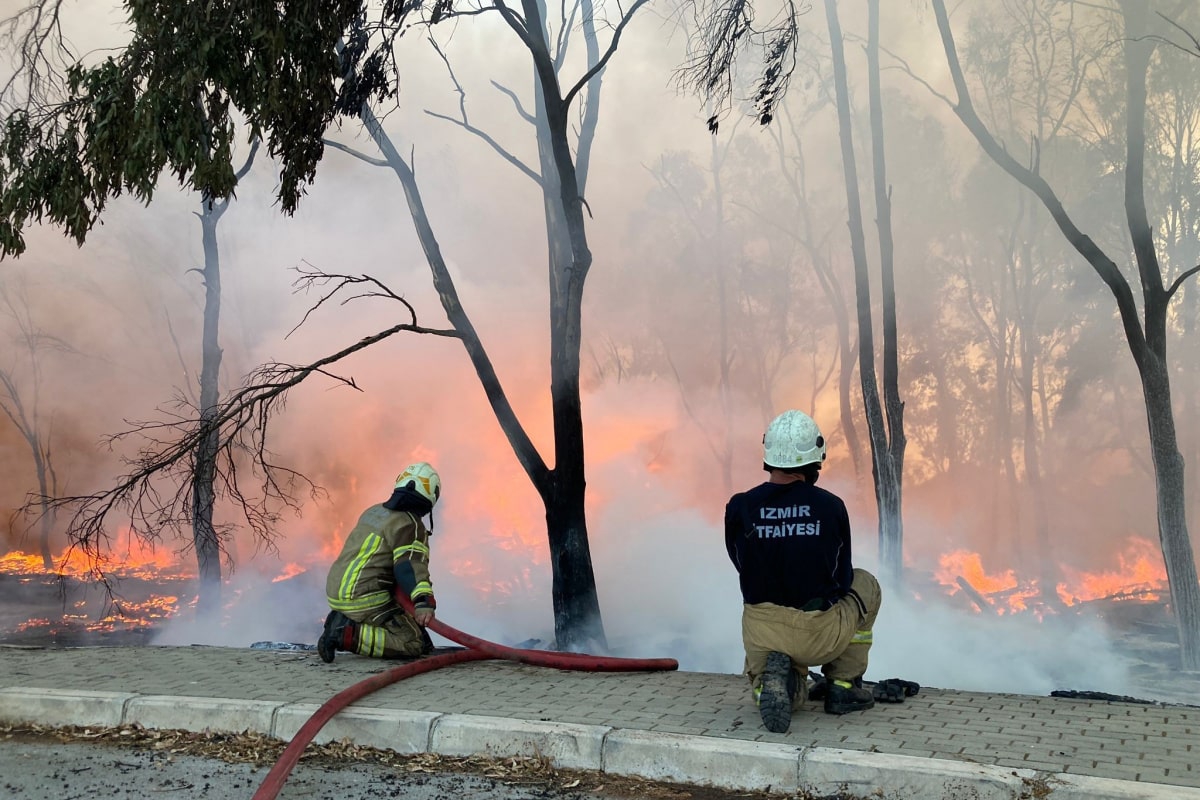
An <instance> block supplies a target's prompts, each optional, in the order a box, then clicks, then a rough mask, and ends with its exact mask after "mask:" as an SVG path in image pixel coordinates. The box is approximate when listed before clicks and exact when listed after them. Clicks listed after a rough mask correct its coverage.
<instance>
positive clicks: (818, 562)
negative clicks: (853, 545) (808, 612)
mask: <svg viewBox="0 0 1200 800" xmlns="http://www.w3.org/2000/svg"><path fill="white" fill-rule="evenodd" d="M725 549H726V550H727V551H728V553H729V559H730V560H731V561H732V562H733V565H734V566H735V567H737V571H738V575H739V577H740V582H741V587H742V599H743V601H745V602H746V603H749V604H754V603H775V604H776V605H781V606H790V607H792V608H803V607H804V606H805V605H807V604H808V603H809V602H811V601H813V600H825V601H828V602H837V601H838V600H840V599H841V598H842V597H843V596H844V595H845V594H846V592H848V591H849V590H850V581H851V580H852V577H853V576H852V570H853V567H852V566H851V564H850V517H849V515H848V514H847V513H846V504H845V503H843V502H842V500H841V498H840V497H838V496H837V495H835V494H833V493H832V492H827V491H825V490H824V489H822V488H820V487H817V486H813V485H812V484H810V483H806V482H804V481H796V482H795V483H786V484H781V483H764V484H761V485H759V486H756V487H754V488H753V489H751V490H749V491H747V492H742V493H741V494H735V495H734V496H733V497H732V498H730V500H729V503H728V504H727V505H726V506H725Z"/></svg>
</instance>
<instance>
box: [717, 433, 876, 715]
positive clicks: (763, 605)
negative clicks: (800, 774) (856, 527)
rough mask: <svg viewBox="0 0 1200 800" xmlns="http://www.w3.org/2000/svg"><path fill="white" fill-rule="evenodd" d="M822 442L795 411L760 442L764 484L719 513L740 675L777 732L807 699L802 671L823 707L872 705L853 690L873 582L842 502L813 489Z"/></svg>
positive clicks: (858, 688)
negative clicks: (738, 600)
mask: <svg viewBox="0 0 1200 800" xmlns="http://www.w3.org/2000/svg"><path fill="white" fill-rule="evenodd" d="M824 460H825V439H824V437H823V436H821V431H820V429H819V428H818V427H817V424H816V422H814V421H813V419H812V418H811V417H809V416H808V415H807V414H805V413H804V412H802V411H786V412H784V413H783V414H780V415H779V416H778V417H776V418H775V420H774V421H773V422H772V423H771V425H770V427H768V428H767V432H766V435H764V436H763V469H764V470H766V471H767V472H768V473H769V475H770V477H769V478H768V479H767V482H766V483H763V484H761V485H759V486H756V487H754V488H753V489H750V490H749V491H746V492H742V493H741V494H736V495H734V496H733V497H732V498H731V499H730V500H729V504H728V505H727V506H726V507H725V548H726V550H727V551H728V552H729V558H730V560H731V561H733V565H734V566H735V567H737V571H738V576H739V582H740V584H741V589H742V600H743V602H744V606H743V608H742V642H743V644H744V645H745V648H746V675H747V676H748V677H749V679H750V685H751V687H752V688H753V691H754V697H755V700H756V702H757V703H758V707H759V712H760V713H761V714H762V719H763V724H764V725H765V726H766V727H767V730H770V731H773V732H775V733H783V732H784V731H786V730H787V729H788V726H789V725H790V724H791V719H792V710H793V708H799V706H800V704H802V703H803V702H804V701H805V699H806V691H807V689H806V687H807V675H808V668H809V667H810V666H813V667H815V666H818V665H820V666H821V667H822V672H823V673H824V675H825V678H826V685H825V710H826V711H827V712H829V713H831V714H845V713H847V712H850V711H861V710H865V709H868V708H871V707H872V706H874V705H875V700H874V698H873V696H872V692H871V690H870V689H869V688H866V687H864V686H863V685H862V676H863V673H865V672H866V669H867V653H868V651H869V650H870V648H871V627H872V625H874V623H875V616H876V615H877V614H878V613H879V604H880V600H881V594H880V589H879V582H878V581H876V580H875V576H873V575H871V573H869V572H867V571H865V570H861V569H854V567H853V565H852V563H851V560H850V519H849V516H848V515H847V513H846V504H845V503H843V502H842V500H841V498H839V497H838V496H837V495H835V494H833V493H832V492H828V491H826V490H824V489H821V488H818V487H817V486H816V485H815V484H816V482H817V477H818V475H819V474H820V470H821V464H822V463H823V462H824Z"/></svg>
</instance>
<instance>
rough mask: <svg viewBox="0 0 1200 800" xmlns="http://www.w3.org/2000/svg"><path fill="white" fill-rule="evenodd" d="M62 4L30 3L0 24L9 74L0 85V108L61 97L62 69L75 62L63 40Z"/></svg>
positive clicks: (51, 0) (60, 1)
mask: <svg viewBox="0 0 1200 800" xmlns="http://www.w3.org/2000/svg"><path fill="white" fill-rule="evenodd" d="M62 5H63V0H30V1H29V2H28V4H27V5H25V6H24V7H23V8H21V9H20V10H18V11H17V12H16V13H15V14H13V15H12V16H10V17H8V18H6V19H4V20H0V42H3V43H4V44H5V45H6V47H5V51H6V52H8V53H11V54H12V71H11V73H10V75H9V77H8V78H7V80H5V81H4V83H3V84H0V108H3V109H5V110H8V109H11V108H15V107H20V106H23V105H26V104H29V105H34V106H37V105H41V104H42V103H45V102H49V101H51V100H54V99H58V98H59V97H60V96H61V95H62V94H64V92H63V89H64V87H65V82H64V76H65V74H66V68H67V67H68V66H69V65H71V64H73V63H75V61H76V60H77V58H76V56H75V54H74V52H73V51H72V50H71V48H70V46H69V45H68V44H67V41H66V39H65V38H64V36H63V31H62V21H61V19H60V12H61V10H62Z"/></svg>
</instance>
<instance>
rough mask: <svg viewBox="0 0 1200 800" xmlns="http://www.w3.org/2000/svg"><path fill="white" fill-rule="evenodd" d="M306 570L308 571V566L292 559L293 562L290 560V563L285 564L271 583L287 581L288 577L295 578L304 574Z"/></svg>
mask: <svg viewBox="0 0 1200 800" xmlns="http://www.w3.org/2000/svg"><path fill="white" fill-rule="evenodd" d="M305 572H308V567H305V566H302V565H300V564H297V563H296V562H294V561H292V562H289V563H287V564H284V565H283V572H280V573H279V574H278V575H276V576H275V577H274V578H272V579H271V583H279V582H280V581H286V580H287V579H288V578H294V577H296V576H297V575H303V574H304V573H305Z"/></svg>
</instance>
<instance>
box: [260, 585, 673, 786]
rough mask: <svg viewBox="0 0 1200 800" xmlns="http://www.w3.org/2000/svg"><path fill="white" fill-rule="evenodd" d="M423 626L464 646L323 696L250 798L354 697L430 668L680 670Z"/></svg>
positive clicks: (405, 602) (436, 623)
mask: <svg viewBox="0 0 1200 800" xmlns="http://www.w3.org/2000/svg"><path fill="white" fill-rule="evenodd" d="M396 599H397V600H398V601H399V602H400V604H401V605H402V606H404V610H405V611H406V612H407V613H409V614H412V613H413V606H412V601H411V600H409V599H408V598H407V597H404V596H403V595H402V594H399V593H398V594H397V598H396ZM428 628H429V630H431V631H433V632H434V633H438V634H440V635H442V636H444V637H446V638H447V639H449V640H450V641H452V642H455V643H456V644H460V645H463V646H464V647H466V648H467V649H466V650H459V651H457V652H453V653H445V654H443V655H437V656H432V657H429V658H422V659H420V660H417V661H413V662H410V663H408V664H402V665H400V666H397V667H393V668H392V669H389V670H387V671H385V672H381V673H379V674H378V675H372V676H371V677H370V678H367V679H366V680H363V681H359V682H358V683H355V684H353V685H351V686H349V687H347V688H345V689H343V690H342V691H340V692H338V693H337V694H335V695H334V696H333V697H331V698H329V699H328V700H326V701H325V702H324V703H322V704H321V707H320V708H318V709H317V710H316V712H314V713H313V715H312V716H311V717H309V718H308V720H307V721H306V722H305V723H304V724H303V725H301V726H300V730H298V731H296V735H295V736H293V737H292V741H291V742H289V743H288V746H287V747H286V748H284V751H283V753H282V754H281V755H280V756H279V760H278V761H276V762H275V765H274V766H273V767H271V771H270V772H268V773H267V777H266V778H265V779H264V780H263V782H262V785H261V786H259V787H258V791H256V792H255V793H254V797H253V800H275V798H276V797H277V796H278V794H279V792H280V790H281V789H283V784H284V782H285V781H286V780H287V777H288V775H290V774H291V772H292V768H293V767H295V766H296V763H297V762H298V761H299V760H300V756H301V754H302V753H303V752H304V748H306V747H308V744H309V742H311V741H312V740H313V737H314V736H316V735H317V732H318V731H320V730H321V728H323V727H325V723H327V722H329V720H330V719H332V718H333V716H334V715H335V714H337V713H338V712H339V711H341V710H342V709H343V708H345V707H346V706H348V705H350V704H351V703H353V702H354V701H355V700H360V699H362V698H363V697H366V696H367V695H369V694H371V693H372V692H374V691H376V690H378V689H382V688H383V687H385V686H389V685H391V684H393V683H396V682H397V681H401V680H404V679H405V678H410V677H412V676H414V675H421V674H423V673H426V672H432V671H433V670H436V669H441V668H442V667H449V666H451V665H453V664H463V663H467V662H469V661H482V660H485V659H491V658H497V659H504V660H508V661H516V662H519V663H521V664H530V665H533V666H538V667H553V668H555V669H565V670H581V671H584V672H655V671H663V670H674V669H679V662H678V661H676V660H675V659H673V658H613V657H610V656H595V655H589V654H587V653H560V652H552V651H548V650H525V649H520V648H516V647H505V646H504V645H501V644H496V643H495V642H489V641H487V640H486V639H480V638H479V637H477V636H472V635H471V634H469V633H464V632H462V631H460V630H458V629H457V628H453V627H451V626H449V625H447V624H446V623H444V622H442V621H441V620H439V619H436V618H435V619H432V620H430V622H429V625H428Z"/></svg>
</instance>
